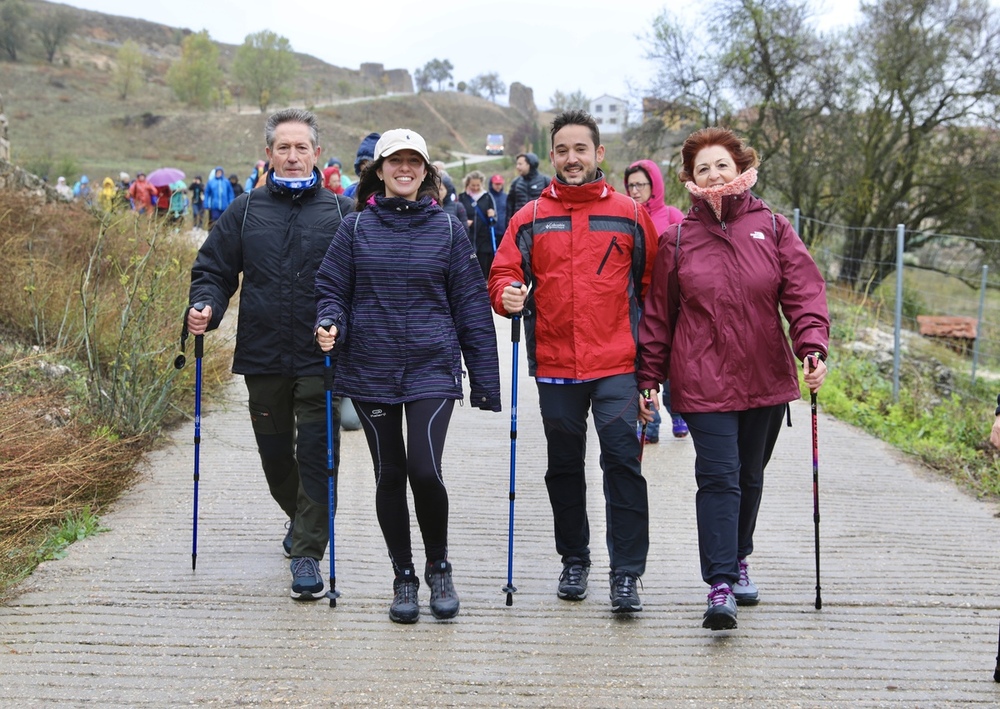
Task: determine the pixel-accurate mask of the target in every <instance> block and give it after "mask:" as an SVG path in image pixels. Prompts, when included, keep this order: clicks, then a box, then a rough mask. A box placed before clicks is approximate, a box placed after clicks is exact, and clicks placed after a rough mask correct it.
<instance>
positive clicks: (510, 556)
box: [503, 281, 521, 606]
mask: <svg viewBox="0 0 1000 709" xmlns="http://www.w3.org/2000/svg"><path fill="white" fill-rule="evenodd" d="M510 285H511V286H512V287H514V288H520V287H521V283H520V282H519V281H514V282H513V283H511V284H510ZM510 341H511V349H512V351H513V354H512V364H511V389H510V493H509V497H510V513H509V522H508V527H507V585H506V586H504V587H503V591H504V592H506V594H507V605H508V606H512V605H514V593H515V592H516V591H517V588H516V587H515V586H514V473H515V470H516V469H517V465H516V461H517V346H518V343H520V342H521V314H520V313H515V314H514V315H512V316H511V318H510Z"/></svg>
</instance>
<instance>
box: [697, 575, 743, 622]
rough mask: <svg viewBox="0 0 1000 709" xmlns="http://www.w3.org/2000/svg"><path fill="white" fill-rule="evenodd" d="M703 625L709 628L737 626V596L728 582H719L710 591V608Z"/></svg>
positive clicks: (707, 610) (706, 611)
mask: <svg viewBox="0 0 1000 709" xmlns="http://www.w3.org/2000/svg"><path fill="white" fill-rule="evenodd" d="M701 627H703V628H708V629H709V630H732V629H733V628H735V627H736V596H734V595H733V590H732V589H731V588H729V584H728V583H717V584H715V585H714V586H712V590H711V591H709V592H708V608H707V609H706V610H705V617H704V619H703V620H702V621H701Z"/></svg>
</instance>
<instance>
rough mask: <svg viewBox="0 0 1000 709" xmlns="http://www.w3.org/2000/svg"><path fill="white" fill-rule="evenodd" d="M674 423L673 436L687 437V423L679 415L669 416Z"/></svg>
mask: <svg viewBox="0 0 1000 709" xmlns="http://www.w3.org/2000/svg"><path fill="white" fill-rule="evenodd" d="M671 418H672V420H673V423H674V438H687V435H688V425H687V424H686V423H684V419H682V418H681V417H680V416H673V417H671Z"/></svg>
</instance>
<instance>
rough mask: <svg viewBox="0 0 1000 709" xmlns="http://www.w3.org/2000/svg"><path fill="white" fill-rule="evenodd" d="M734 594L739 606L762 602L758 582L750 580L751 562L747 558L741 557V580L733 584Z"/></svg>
mask: <svg viewBox="0 0 1000 709" xmlns="http://www.w3.org/2000/svg"><path fill="white" fill-rule="evenodd" d="M733 596H735V597H736V605H738V606H755V605H757V604H758V603H760V593H759V592H758V591H757V584H755V583H754V582H753V581H751V580H750V564H748V563H747V560H746V559H740V580H739V581H737V582H736V585H735V586H733Z"/></svg>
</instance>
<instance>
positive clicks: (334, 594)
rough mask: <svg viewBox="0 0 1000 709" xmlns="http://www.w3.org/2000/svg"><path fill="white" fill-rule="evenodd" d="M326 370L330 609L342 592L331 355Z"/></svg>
mask: <svg viewBox="0 0 1000 709" xmlns="http://www.w3.org/2000/svg"><path fill="white" fill-rule="evenodd" d="M331 325H333V320H330V319H329V318H324V319H323V320H321V321H320V323H319V326H320V327H321V328H323V329H324V330H329V329H330V326H331ZM325 365H326V367H325V369H324V370H323V383H324V386H325V389H326V470H327V479H326V480H327V483H326V504H327V509H328V514H329V530H330V590H329V591H327V594H326V597H327V598H329V599H330V607H331V608H336V607H337V599H338V598H340V591H338V590H337V561H336V558H337V552H336V548H337V545H336V536H335V534H334V527H333V511H334V509H335V508H336V500H335V495H334V491H333V488H334V475H333V365H332V364H331V363H330V353H329V352H327V353H326V357H325Z"/></svg>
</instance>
